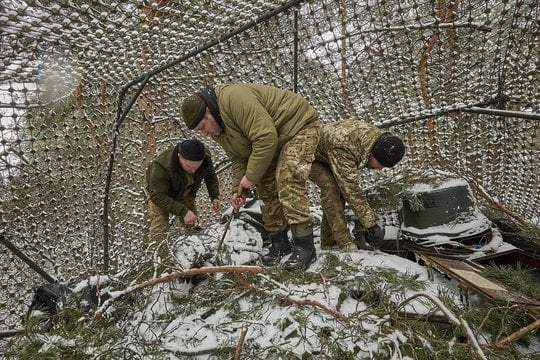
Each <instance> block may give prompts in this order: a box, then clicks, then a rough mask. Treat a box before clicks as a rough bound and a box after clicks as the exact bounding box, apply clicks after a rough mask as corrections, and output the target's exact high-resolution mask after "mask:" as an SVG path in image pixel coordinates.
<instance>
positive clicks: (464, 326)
mask: <svg viewBox="0 0 540 360" xmlns="http://www.w3.org/2000/svg"><path fill="white" fill-rule="evenodd" d="M418 297H426V298H428V299H429V300H431V302H433V303H434V304H435V305H436V306H437V307H438V308H439V309H440V310H441V311H442V312H443V314H444V315H445V316H446V317H447V318H448V320H449V321H450V323H452V324H453V325H455V326H459V327H461V328H462V329H463V330H464V331H465V334H466V335H467V339H468V340H469V344H470V345H471V346H472V348H473V350H474V352H475V353H476V356H477V357H478V358H479V359H482V360H487V357H486V355H485V354H484V352H483V351H482V349H481V348H480V345H479V344H478V340H477V339H476V337H475V336H474V333H473V332H472V330H471V328H470V327H469V324H467V322H466V321H465V319H463V318H461V317H460V318H458V317H456V316H455V315H454V313H452V311H450V309H448V308H447V307H446V306H445V305H444V304H443V303H442V302H441V300H439V299H438V298H437V297H435V296H434V295H432V294H429V293H424V292H420V293H416V294H414V295H413V296H411V297H410V298H408V299H405V300H403V301H402V302H401V303H399V304H398V306H397V307H396V309H395V311H397V310H399V309H400V308H401V307H402V306H404V305H405V304H407V303H409V302H410V301H412V300H414V299H416V298H418Z"/></svg>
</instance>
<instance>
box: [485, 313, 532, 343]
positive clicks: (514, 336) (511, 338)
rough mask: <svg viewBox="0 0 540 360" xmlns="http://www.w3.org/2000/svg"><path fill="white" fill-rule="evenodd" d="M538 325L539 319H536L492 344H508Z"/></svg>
mask: <svg viewBox="0 0 540 360" xmlns="http://www.w3.org/2000/svg"><path fill="white" fill-rule="evenodd" d="M539 327H540V319H538V320H536V321H535V322H533V323H531V324H529V325H527V326H525V327H524V328H521V329H519V330H518V331H516V332H514V333H512V334H510V335H509V336H507V337H505V338H504V339H502V340H501V341H499V342H497V343H495V344H494V345H495V346H496V347H505V346H507V345H508V344H510V343H511V342H513V341H516V340H518V339H520V338H522V337H523V336H525V335H527V334H528V333H530V332H532V331H534V330H536V329H538V328H539Z"/></svg>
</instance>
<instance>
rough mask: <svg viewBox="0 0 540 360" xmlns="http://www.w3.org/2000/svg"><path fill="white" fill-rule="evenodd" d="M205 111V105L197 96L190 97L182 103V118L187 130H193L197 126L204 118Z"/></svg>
mask: <svg viewBox="0 0 540 360" xmlns="http://www.w3.org/2000/svg"><path fill="white" fill-rule="evenodd" d="M205 111H206V103H205V102H204V99H203V98H202V97H200V96H199V95H197V94H195V95H191V96H190V97H188V98H187V99H185V100H184V102H183V103H182V117H183V118H184V122H185V123H186V125H187V127H188V129H193V128H194V127H195V126H197V125H198V124H199V123H200V122H201V119H202V118H203V116H204V112H205Z"/></svg>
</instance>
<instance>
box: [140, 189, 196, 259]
mask: <svg viewBox="0 0 540 360" xmlns="http://www.w3.org/2000/svg"><path fill="white" fill-rule="evenodd" d="M190 190H191V189H187V190H186V193H189V191H190ZM177 200H178V201H180V202H181V203H183V204H184V206H185V207H187V208H188V209H190V210H191V211H193V212H194V213H195V214H197V208H196V205H195V198H193V197H192V196H190V195H189V194H188V195H185V196H183V197H182V198H180V199H177ZM169 217H170V214H169V213H168V212H166V211H164V210H163V209H161V208H160V207H158V206H157V205H156V204H154V202H153V201H152V200H148V221H149V223H150V225H149V234H148V238H147V243H146V244H145V246H146V248H147V251H155V250H156V249H158V254H159V255H160V257H161V258H162V259H165V258H168V257H169V255H170V252H169V247H168V246H167V242H168V240H169V238H170V237H171V235H172V234H170V223H169ZM178 220H179V221H180V222H181V223H182V227H183V228H184V229H189V228H191V226H188V225H185V224H184V221H183V219H182V218H181V217H178Z"/></svg>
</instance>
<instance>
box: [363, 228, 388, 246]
mask: <svg viewBox="0 0 540 360" xmlns="http://www.w3.org/2000/svg"><path fill="white" fill-rule="evenodd" d="M366 241H367V242H368V244H369V245H371V247H373V248H374V249H375V250H378V249H380V247H381V246H382V244H383V241H384V229H383V228H381V227H380V226H379V225H375V226H372V227H370V228H369V229H368V230H367V232H366Z"/></svg>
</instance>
